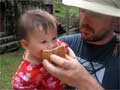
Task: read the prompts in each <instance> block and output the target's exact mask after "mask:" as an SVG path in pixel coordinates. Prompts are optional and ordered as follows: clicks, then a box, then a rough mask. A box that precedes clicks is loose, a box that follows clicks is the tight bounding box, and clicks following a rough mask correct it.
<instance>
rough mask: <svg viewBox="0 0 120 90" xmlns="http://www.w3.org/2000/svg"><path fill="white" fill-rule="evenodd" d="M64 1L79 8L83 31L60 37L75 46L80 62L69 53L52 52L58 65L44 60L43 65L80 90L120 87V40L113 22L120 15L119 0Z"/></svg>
mask: <svg viewBox="0 0 120 90" xmlns="http://www.w3.org/2000/svg"><path fill="white" fill-rule="evenodd" d="M63 3H64V4H66V5H71V6H76V7H79V8H80V32H81V33H80V34H75V35H70V36H65V37H62V38H61V39H62V40H64V41H65V42H67V43H68V45H69V46H70V47H71V48H72V49H73V51H74V52H75V54H76V56H77V57H78V59H77V60H79V62H80V63H81V64H79V63H78V62H77V60H76V59H73V58H71V57H68V56H66V59H63V58H61V57H59V56H56V55H51V61H52V62H54V63H56V64H57V66H54V64H52V63H50V62H48V61H46V60H44V61H43V64H44V67H45V68H46V69H47V70H48V72H50V73H51V74H52V75H54V76H55V77H57V78H59V79H61V80H62V81H63V82H65V83H67V84H69V85H72V86H75V87H77V88H78V89H80V90H81V89H82V90H102V89H103V88H104V89H120V47H119V46H120V41H119V40H118V38H117V34H116V33H115V32H114V29H113V25H112V24H113V23H114V22H115V19H116V17H120V0H63ZM82 65H83V66H84V67H85V68H84V67H83V66H82ZM88 72H89V73H88ZM90 74H91V75H92V76H93V77H94V78H95V79H96V80H95V79H94V78H92V76H91V75H90ZM100 84H101V85H100Z"/></svg>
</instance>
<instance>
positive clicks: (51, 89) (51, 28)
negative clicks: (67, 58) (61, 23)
mask: <svg viewBox="0 0 120 90" xmlns="http://www.w3.org/2000/svg"><path fill="white" fill-rule="evenodd" d="M18 34H19V36H21V37H20V38H21V39H20V43H21V45H22V47H23V48H24V49H25V52H24V54H23V60H22V62H21V64H20V66H19V68H18V70H17V72H16V73H15V75H14V76H13V78H12V87H13V89H14V90H41V89H42V90H62V89H63V86H64V85H63V84H62V83H61V81H60V80H58V79H56V78H55V77H53V76H51V75H50V74H48V73H47V71H46V70H45V69H44V68H43V65H42V60H43V58H42V51H43V50H50V49H53V48H56V47H58V46H62V45H63V46H64V47H65V48H66V49H68V51H69V50H71V49H70V48H68V46H67V44H65V43H64V42H61V41H59V40H57V26H56V19H55V18H54V17H53V16H52V15H51V14H49V13H48V12H46V11H44V10H41V9H34V10H28V11H26V12H25V13H24V14H23V15H22V16H21V17H20V19H19V24H18ZM68 53H69V52H68ZM69 54H70V53H69Z"/></svg>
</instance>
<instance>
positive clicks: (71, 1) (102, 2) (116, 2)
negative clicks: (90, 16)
mask: <svg viewBox="0 0 120 90" xmlns="http://www.w3.org/2000/svg"><path fill="white" fill-rule="evenodd" d="M62 3H63V4H65V5H69V6H75V7H79V8H82V9H86V10H90V11H93V12H97V13H101V14H105V15H110V16H115V17H120V0H62Z"/></svg>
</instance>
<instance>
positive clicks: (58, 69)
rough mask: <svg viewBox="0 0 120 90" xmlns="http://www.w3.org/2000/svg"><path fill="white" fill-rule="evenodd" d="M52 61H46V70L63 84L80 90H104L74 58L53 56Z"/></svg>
mask: <svg viewBox="0 0 120 90" xmlns="http://www.w3.org/2000/svg"><path fill="white" fill-rule="evenodd" d="M50 61H51V62H53V63H54V64H53V63H51V62H49V61H48V60H44V61H43V65H44V67H45V68H46V70H47V71H48V72H49V73H51V74H52V75H53V76H55V77H56V78H58V79H60V80H61V81H62V82H64V83H66V84H69V85H71V86H75V87H77V88H78V89H80V90H102V87H101V86H100V85H99V84H98V82H97V81H96V80H95V79H94V78H93V77H92V76H91V75H90V74H89V73H88V72H87V70H86V69H85V68H84V67H83V66H82V65H81V64H80V63H79V62H78V61H77V60H76V59H74V58H71V57H70V56H68V55H66V58H62V57H59V56H57V55H51V57H50Z"/></svg>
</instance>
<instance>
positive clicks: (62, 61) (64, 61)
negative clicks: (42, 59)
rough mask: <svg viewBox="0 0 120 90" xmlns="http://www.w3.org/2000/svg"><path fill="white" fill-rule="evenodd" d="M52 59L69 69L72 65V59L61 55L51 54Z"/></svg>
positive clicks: (58, 64)
mask: <svg viewBox="0 0 120 90" xmlns="http://www.w3.org/2000/svg"><path fill="white" fill-rule="evenodd" d="M50 60H51V61H52V62H53V63H55V64H56V65H57V66H59V67H62V68H64V69H67V68H68V67H70V65H71V64H70V63H71V61H69V60H68V59H65V58H62V57H59V56H57V55H54V54H53V55H51V56H50Z"/></svg>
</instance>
